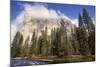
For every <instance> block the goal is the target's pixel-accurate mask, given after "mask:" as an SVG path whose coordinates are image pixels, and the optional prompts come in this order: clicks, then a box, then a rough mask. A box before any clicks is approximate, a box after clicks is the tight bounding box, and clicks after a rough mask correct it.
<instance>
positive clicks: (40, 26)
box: [19, 16, 76, 45]
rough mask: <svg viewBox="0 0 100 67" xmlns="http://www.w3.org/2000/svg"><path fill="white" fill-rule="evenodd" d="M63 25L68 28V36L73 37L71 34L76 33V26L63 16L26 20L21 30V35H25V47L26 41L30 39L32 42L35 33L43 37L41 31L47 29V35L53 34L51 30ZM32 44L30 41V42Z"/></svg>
mask: <svg viewBox="0 0 100 67" xmlns="http://www.w3.org/2000/svg"><path fill="white" fill-rule="evenodd" d="M61 24H63V25H64V27H66V31H67V34H68V36H69V37H70V36H71V33H74V29H75V28H76V26H75V25H74V24H72V23H71V21H70V20H69V19H67V18H65V17H63V16H58V17H56V18H52V17H51V18H38V17H37V18H35V17H30V20H28V21H27V20H26V19H24V22H23V25H22V26H21V28H20V30H19V31H20V33H21V34H22V35H23V38H24V40H23V45H24V42H25V40H26V39H27V38H28V37H29V40H31V37H32V35H33V32H34V31H35V33H36V35H37V36H40V35H41V31H43V30H45V27H47V29H48V31H47V34H48V35H50V34H51V30H52V29H54V28H60V26H61ZM29 42H30V41H29Z"/></svg>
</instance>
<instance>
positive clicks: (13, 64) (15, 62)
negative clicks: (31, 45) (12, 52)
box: [11, 59, 50, 67]
mask: <svg viewBox="0 0 100 67" xmlns="http://www.w3.org/2000/svg"><path fill="white" fill-rule="evenodd" d="M49 63H50V62H45V61H38V60H34V61H32V60H24V59H11V67H17V66H32V65H44V64H49Z"/></svg>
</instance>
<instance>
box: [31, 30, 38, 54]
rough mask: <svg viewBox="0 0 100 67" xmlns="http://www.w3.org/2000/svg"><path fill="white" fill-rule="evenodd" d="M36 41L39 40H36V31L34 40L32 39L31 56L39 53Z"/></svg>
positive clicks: (33, 36)
mask: <svg viewBox="0 0 100 67" xmlns="http://www.w3.org/2000/svg"><path fill="white" fill-rule="evenodd" d="M36 40H37V38H36V34H35V31H34V32H33V35H32V39H31V45H30V52H29V54H30V55H32V54H36V53H37V45H36Z"/></svg>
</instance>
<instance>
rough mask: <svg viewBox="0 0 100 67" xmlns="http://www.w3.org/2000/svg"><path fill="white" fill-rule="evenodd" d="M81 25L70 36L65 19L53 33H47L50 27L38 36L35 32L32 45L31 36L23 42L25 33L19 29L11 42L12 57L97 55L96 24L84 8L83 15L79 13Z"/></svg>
mask: <svg viewBox="0 0 100 67" xmlns="http://www.w3.org/2000/svg"><path fill="white" fill-rule="evenodd" d="M78 20H79V27H75V29H74V31H75V32H74V33H71V37H70V38H69V37H68V35H67V30H66V27H65V26H64V23H65V22H64V21H63V20H62V21H61V26H60V27H59V28H53V29H52V30H51V35H49V36H48V35H47V31H48V28H47V27H45V30H43V31H41V35H40V36H39V37H37V34H36V32H35V31H34V32H33V35H32V39H31V45H29V37H28V38H27V39H26V41H25V44H24V45H22V43H23V35H22V34H21V33H20V32H19V31H18V32H17V33H16V35H15V38H14V40H13V42H12V44H11V57H26V56H31V55H33V54H34V55H35V56H57V57H63V56H68V55H95V25H94V24H93V21H92V19H91V17H90V16H89V13H88V11H87V10H86V9H85V8H84V9H83V13H82V15H81V14H79V16H78Z"/></svg>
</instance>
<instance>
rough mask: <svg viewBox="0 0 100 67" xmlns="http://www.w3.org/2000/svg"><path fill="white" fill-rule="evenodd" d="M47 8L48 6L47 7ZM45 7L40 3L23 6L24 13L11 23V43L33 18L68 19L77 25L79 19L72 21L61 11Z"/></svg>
mask: <svg viewBox="0 0 100 67" xmlns="http://www.w3.org/2000/svg"><path fill="white" fill-rule="evenodd" d="M46 6H47V5H46ZM46 6H45V5H43V4H40V3H35V4H28V3H24V4H23V5H22V4H21V7H22V9H23V10H22V11H21V12H20V14H19V15H17V17H16V19H14V20H12V21H11V41H12V40H13V38H14V36H15V34H16V31H18V30H19V29H20V27H21V25H22V24H23V23H24V22H28V21H30V20H31V18H58V17H59V16H61V17H63V18H65V19H68V20H70V21H72V22H73V24H75V25H77V24H78V23H77V19H75V20H71V19H70V18H68V17H67V16H66V15H64V14H63V13H62V12H61V11H60V10H54V9H48V8H47V7H46Z"/></svg>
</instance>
